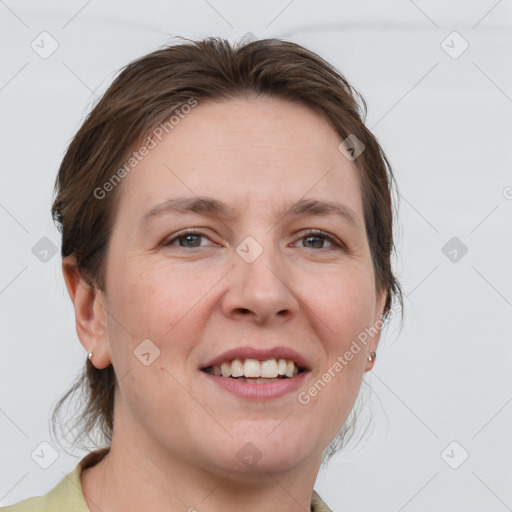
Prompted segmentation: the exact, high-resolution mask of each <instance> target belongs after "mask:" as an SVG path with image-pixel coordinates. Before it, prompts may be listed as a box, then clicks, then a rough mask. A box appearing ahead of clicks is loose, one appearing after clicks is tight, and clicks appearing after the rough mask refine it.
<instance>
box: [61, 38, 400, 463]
mask: <svg viewBox="0 0 512 512" xmlns="http://www.w3.org/2000/svg"><path fill="white" fill-rule="evenodd" d="M183 39H185V38H183ZM252 96H261V97H270V98H276V99H282V100H288V101H292V102H298V103H300V104H302V105H305V106H307V107H309V108H310V109H312V110H314V111H315V112H317V113H318V114H319V115H320V116H322V117H323V118H324V119H326V120H327V121H328V122H330V124H331V125H332V127H333V129H334V130H335V131H336V132H337V133H338V134H339V136H340V137H341V139H342V140H345V139H346V138H347V137H349V136H355V137H357V139H358V140H359V141H361V142H362V144H364V148H365V149H364V151H363V152H362V154H360V155H359V156H358V157H357V159H355V160H354V163H355V165H356V166H357V168H358V170H359V171H360V172H359V176H360V185H361V190H362V198H363V209H364V219H365V224H366V233H367V237H368V242H369V247H370V252H371V257H372V262H373V266H374V273H375V283H376V288H377V290H379V291H382V290H384V291H386V292H387V300H386V304H385V309H384V318H385V319H386V318H387V317H388V315H389V312H390V310H391V305H392V302H393V301H396V300H397V301H398V303H399V304H400V306H401V307H402V306H403V300H402V293H401V290H400V285H399V283H398V281H397V279H396V278H395V276H394V274H393V271H392V268H391V255H392V253H393V251H394V250H395V246H394V241H393V218H394V212H393V201H392V197H391V196H392V191H393V183H394V177H393V173H392V170H391V166H390V165H389V162H388V160H387V158H386V156H385V154H384V152H383V151H382V149H381V147H380V145H379V143H378V142H377V139H376V138H375V137H374V136H373V134H372V133H371V132H370V131H369V130H368V129H367V128H366V127H365V125H364V119H365V118H366V111H367V107H366V102H365V100H364V98H363V97H362V96H361V95H360V94H359V93H358V92H357V91H356V90H355V89H354V88H353V87H352V86H351V85H350V84H349V83H348V81H347V80H346V79H345V78H344V76H343V75H342V74H341V73H340V72H339V71H337V70H336V69H335V68H334V67H332V66H331V65H330V64H329V63H327V62H326V61H325V60H323V59H322V58H320V57H319V56H318V55H316V54H315V53H313V52H311V51H309V50H307V49H305V48H303V47H302V46H300V45H298V44H295V43H292V42H288V41H283V40H279V39H263V40H257V41H252V42H250V43H247V44H242V43H239V44H233V45H232V44H230V43H229V42H228V41H227V40H225V39H221V38H215V37H210V38H207V39H204V40H201V41H192V40H188V39H187V40H186V42H184V43H180V44H175V45H171V46H166V47H164V48H162V49H160V50H157V51H155V52H153V53H150V54H149V55H146V56H144V57H141V58H139V59H137V60H135V61H133V62H131V63H130V64H128V65H127V66H126V67H125V68H124V69H123V70H122V71H121V72H120V74H119V75H118V76H117V78H116V79H115V80H114V81H113V83H112V84H111V86H110V87H109V88H108V90H107V91H106V92H105V94H104V95H103V97H102V98H101V99H100V100H99V102H98V103H97V104H96V105H95V106H94V108H93V109H92V111H91V112H90V113H89V115H88V117H87V119H86V120H85V122H84V123H83V125H82V126H81V127H80V129H79V130H78V132H77V133H76V135H75V137H74V138H73V140H72V141H71V143H70V144H69V147H68V149H67V151H66V154H65V155H64V158H63V160H62V163H61V166H60V168H59V172H58V175H57V179H56V182H55V190H54V192H55V194H56V197H55V200H54V202H53V205H52V216H53V219H54V222H55V223H56V224H57V226H58V229H59V231H60V232H61V233H62V251H61V252H62V257H63V258H64V257H65V256H68V255H74V256H75V257H76V261H77V267H78V270H79V272H80V274H81V275H82V277H84V279H85V280H86V281H87V282H88V283H89V284H90V286H91V288H92V289H95V288H96V287H97V288H98V289H100V290H102V291H105V263H106V255H107V251H108V245H109V240H110V234H111V229H112V226H113V222H114V220H115V215H116V212H117V205H118V203H119V197H120V189H121V186H117V187H114V188H113V190H112V191H110V192H109V193H108V194H107V195H105V197H102V198H101V200H99V199H98V197H97V194H95V192H94V191H95V190H98V188H101V187H102V186H103V185H104V184H105V183H106V182H107V181H108V180H109V179H111V177H112V176H113V171H115V170H116V169H120V168H121V167H122V166H123V164H124V163H125V162H126V159H127V157H128V155H129V154H130V152H131V151H133V149H134V147H136V146H137V145H138V144H139V145H140V144H141V142H143V141H144V140H146V138H147V137H148V136H149V135H150V133H151V132H152V131H153V130H154V129H155V128H156V127H157V126H158V125H160V124H162V123H163V122H165V121H166V120H167V119H168V118H169V117H170V116H172V115H173V113H174V112H175V111H176V110H177V109H179V108H181V107H183V105H185V104H187V102H189V100H190V99H191V98H193V99H195V100H196V101H197V100H213V101H215V100H219V101H220V100H230V99H236V98H244V97H252ZM394 184H395V187H396V183H394ZM397 198H398V197H397ZM81 387H83V388H85V398H86V403H85V404H84V406H83V408H82V409H81V410H79V411H78V415H77V417H76V420H75V423H74V424H73V425H72V427H71V428H76V427H78V432H76V434H75V438H74V442H75V444H76V443H77V442H79V441H81V440H83V439H84V438H85V437H88V438H90V434H91V433H92V432H93V431H94V429H95V428H96V427H98V428H99V431H100V434H101V437H102V442H106V443H107V444H108V445H110V443H111V440H112V429H113V417H114V392H115V389H116V376H115V373H114V370H113V367H112V365H110V366H108V367H107V368H104V369H97V368H95V367H94V365H93V364H92V363H91V361H89V360H86V364H85V368H84V371H83V373H82V374H81V375H80V376H79V378H78V379H77V380H76V381H75V383H74V385H73V386H72V388H71V389H69V391H68V392H67V393H66V394H65V395H64V396H63V397H62V398H61V399H60V401H59V402H58V403H57V405H56V407H55V409H54V412H53V417H52V419H53V427H54V432H56V431H55V425H56V422H57V418H58V414H59V412H60V410H61V407H62V405H63V403H64V401H66V400H67V398H69V397H70V396H71V395H73V394H74V393H75V391H77V390H78V389H79V388H81ZM71 428H70V430H71ZM343 433H344V434H346V433H347V428H346V425H345V431H344V432H343ZM341 441H343V440H341ZM342 444H343V443H340V439H339V436H338V439H337V441H336V442H335V443H334V444H331V451H330V452H329V457H330V456H331V455H332V454H333V453H334V451H335V450H334V448H333V447H335V446H337V447H338V448H339V447H341V445H342Z"/></svg>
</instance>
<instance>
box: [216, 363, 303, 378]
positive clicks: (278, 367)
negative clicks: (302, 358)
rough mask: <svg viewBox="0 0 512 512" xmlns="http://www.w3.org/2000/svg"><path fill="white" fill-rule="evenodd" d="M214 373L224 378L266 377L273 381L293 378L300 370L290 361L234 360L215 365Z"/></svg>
mask: <svg viewBox="0 0 512 512" xmlns="http://www.w3.org/2000/svg"><path fill="white" fill-rule="evenodd" d="M213 373H214V374H215V375H218V376H220V375H222V376H223V377H264V378H268V379H273V378H276V377H277V376H278V375H285V376H286V377H293V376H294V375H297V373H299V368H298V367H297V365H296V364H295V363H294V362H293V361H290V360H288V359H267V360H266V361H258V360H257V359H245V360H242V359H234V360H233V361H225V362H223V363H222V364H221V365H215V366H214V367H213Z"/></svg>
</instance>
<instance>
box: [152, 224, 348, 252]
mask: <svg viewBox="0 0 512 512" xmlns="http://www.w3.org/2000/svg"><path fill="white" fill-rule="evenodd" d="M188 235H196V236H201V237H205V238H209V237H208V236H207V235H205V234H204V233H201V232H200V231H195V230H193V229H186V230H184V231H181V232H180V233H177V234H176V235H174V236H173V237H172V238H168V239H167V240H165V241H164V242H163V243H162V245H163V246H164V247H166V246H171V245H174V244H173V242H175V241H177V240H179V239H180V238H184V237H186V236H188ZM309 237H318V238H324V239H326V240H328V241H329V242H330V243H331V244H332V245H333V246H334V247H337V248H338V249H342V250H344V251H347V247H346V245H345V244H343V243H342V242H341V241H339V240H338V239H337V238H336V237H335V236H333V235H329V234H328V233H326V232H325V231H322V230H320V229H308V230H306V234H304V235H303V236H301V237H300V238H299V240H303V239H305V238H309ZM179 247H180V248H182V249H187V247H185V246H179ZM200 247H202V246H198V247H189V249H199V248H200ZM305 249H311V247H305ZM321 249H327V250H328V249H333V248H332V247H322V248H321Z"/></svg>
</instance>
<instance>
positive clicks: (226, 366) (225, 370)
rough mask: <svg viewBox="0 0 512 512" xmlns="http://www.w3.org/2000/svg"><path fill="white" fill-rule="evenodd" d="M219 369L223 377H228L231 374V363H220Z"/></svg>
mask: <svg viewBox="0 0 512 512" xmlns="http://www.w3.org/2000/svg"><path fill="white" fill-rule="evenodd" d="M220 369H221V372H222V376H223V377H229V376H230V375H231V364H230V363H222V364H221V365H220Z"/></svg>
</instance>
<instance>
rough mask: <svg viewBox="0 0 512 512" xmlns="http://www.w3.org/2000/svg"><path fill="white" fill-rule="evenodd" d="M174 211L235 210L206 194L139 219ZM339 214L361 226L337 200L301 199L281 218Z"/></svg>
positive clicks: (217, 213)
mask: <svg viewBox="0 0 512 512" xmlns="http://www.w3.org/2000/svg"><path fill="white" fill-rule="evenodd" d="M173 212H178V213H199V214H203V215H207V216H211V217H226V218H231V219H232V218H234V217H235V211H234V210H233V209H232V208H230V207H228V205H226V204H225V203H223V202H221V201H218V200H217V199H213V198H211V197H206V196H195V197H176V198H172V199H168V200H166V201H164V202H162V203H160V204H157V205H156V206H154V207H153V208H151V209H150V210H148V211H147V212H146V213H145V214H144V215H143V216H142V217H141V218H140V221H139V224H140V225H143V224H145V223H146V222H148V221H149V220H150V219H152V218H155V217H159V216H161V215H164V214H169V213H173ZM306 215H318V216H328V215H337V216H339V217H342V218H343V219H345V220H347V221H348V222H349V223H350V224H352V225H353V226H354V227H356V228H359V229H360V228H361V227H362V226H361V221H360V219H359V217H358V215H357V214H356V212H355V211H354V210H352V208H350V207H348V206H347V205H344V204H341V203H338V202H337V201H323V200H319V199H299V200H298V201H297V202H295V203H293V204H292V205H291V206H289V207H288V208H287V209H285V210H284V211H282V212H280V214H279V218H280V219H282V218H284V217H287V216H306Z"/></svg>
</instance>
